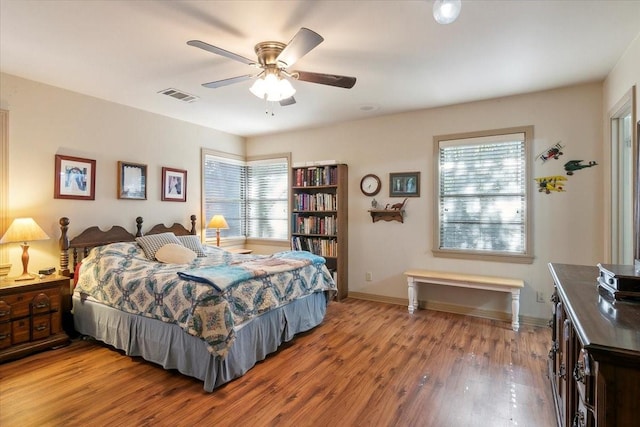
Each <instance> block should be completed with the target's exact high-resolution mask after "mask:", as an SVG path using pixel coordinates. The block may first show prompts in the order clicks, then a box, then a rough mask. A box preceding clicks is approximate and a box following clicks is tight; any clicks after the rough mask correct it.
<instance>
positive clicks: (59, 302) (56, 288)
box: [0, 275, 69, 362]
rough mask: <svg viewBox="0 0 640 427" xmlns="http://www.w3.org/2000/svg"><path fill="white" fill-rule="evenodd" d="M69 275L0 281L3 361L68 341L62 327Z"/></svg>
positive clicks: (0, 341)
mask: <svg viewBox="0 0 640 427" xmlns="http://www.w3.org/2000/svg"><path fill="white" fill-rule="evenodd" d="M68 293H69V278H68V277H63V276H55V275H54V276H47V277H45V278H43V279H34V280H25V281H12V280H7V279H5V280H3V281H0V362H4V361H7V360H12V359H16V358H19V357H22V356H24V355H27V354H30V353H33V352H35V351H40V350H44V349H48V348H52V347H56V346H60V345H65V344H68V343H69V336H68V335H67V334H66V333H65V332H64V330H63V329H62V312H63V306H64V301H63V297H64V296H65V295H67V294H68Z"/></svg>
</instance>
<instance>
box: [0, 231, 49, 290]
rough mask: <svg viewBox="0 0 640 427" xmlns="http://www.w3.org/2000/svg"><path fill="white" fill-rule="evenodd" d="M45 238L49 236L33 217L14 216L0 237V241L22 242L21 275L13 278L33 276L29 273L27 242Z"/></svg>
mask: <svg viewBox="0 0 640 427" xmlns="http://www.w3.org/2000/svg"><path fill="white" fill-rule="evenodd" d="M47 239H49V236H48V235H47V233H45V232H44V230H43V229H42V228H40V226H39V225H38V224H37V223H36V222H35V221H34V220H33V218H16V219H14V220H13V222H12V223H11V225H10V226H9V228H7V231H6V233H4V236H2V239H0V243H20V242H22V245H20V247H22V275H20V276H18V277H16V278H15V279H14V280H30V279H33V278H34V277H35V276H34V275H32V274H29V269H28V267H29V245H28V243H27V242H30V241H33V240H47Z"/></svg>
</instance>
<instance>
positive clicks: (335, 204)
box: [291, 164, 349, 300]
mask: <svg viewBox="0 0 640 427" xmlns="http://www.w3.org/2000/svg"><path fill="white" fill-rule="evenodd" d="M347 173H348V168H347V165H345V164H333V165H322V166H304V167H294V168H292V170H291V174H292V177H291V183H292V187H291V212H292V218H291V226H292V230H291V248H292V249H293V250H308V251H309V252H312V253H314V254H317V255H320V256H323V257H324V258H325V259H326V260H327V267H328V268H329V270H330V271H331V272H332V274H333V277H334V279H335V280H336V282H337V285H338V300H341V299H343V298H346V297H347V295H348V293H349V285H348V278H349V275H348V262H347V257H348V224H347V205H348V199H347Z"/></svg>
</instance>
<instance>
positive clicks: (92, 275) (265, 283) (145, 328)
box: [60, 215, 336, 392]
mask: <svg viewBox="0 0 640 427" xmlns="http://www.w3.org/2000/svg"><path fill="white" fill-rule="evenodd" d="M195 223H196V217H195V215H192V216H191V218H190V227H189V228H185V227H184V226H182V225H181V224H177V223H176V224H173V225H172V226H171V227H166V226H164V225H163V224H158V225H155V226H153V227H152V228H151V229H150V230H148V231H147V232H146V233H143V232H142V229H143V219H142V218H141V217H138V218H136V228H137V230H136V232H135V234H131V233H129V232H128V231H127V230H126V229H125V228H123V227H120V226H114V227H112V228H111V229H110V230H108V231H102V230H100V229H99V228H98V227H91V228H88V229H86V230H84V231H83V232H82V233H80V234H79V235H77V236H76V237H74V238H72V239H69V237H68V229H69V225H70V221H69V219H68V218H66V217H65V218H61V219H60V226H61V238H60V248H61V251H60V267H61V271H63V272H64V273H66V274H68V275H69V276H70V277H73V283H74V290H73V294H72V306H73V308H72V313H73V322H74V326H75V329H76V331H77V332H78V333H79V334H81V335H84V336H88V337H92V338H95V339H96V340H99V341H102V342H104V343H106V344H109V345H111V346H113V347H115V348H117V349H120V350H123V351H124V352H125V354H127V355H129V356H140V357H142V358H144V359H145V360H148V361H150V362H154V363H157V364H159V365H161V366H162V367H164V368H165V369H176V370H178V371H179V372H181V373H183V374H185V375H188V376H190V377H194V378H197V379H199V380H201V381H203V382H204V389H205V390H206V391H207V392H211V391H213V389H214V388H216V387H218V386H220V385H222V384H224V383H227V382H229V381H231V380H233V379H235V378H238V377H240V376H242V375H244V374H245V373H246V372H247V371H248V370H249V369H251V368H252V367H253V366H254V365H255V364H256V363H257V362H258V361H260V360H263V359H264V358H265V357H266V356H267V355H268V354H270V353H273V352H275V351H276V350H277V349H278V347H279V346H280V345H281V344H282V343H284V342H287V341H291V340H292V339H293V337H294V336H295V335H296V334H298V333H301V332H305V331H309V330H311V329H313V328H314V327H316V326H317V325H319V324H320V323H321V322H322V321H323V319H324V316H325V313H326V308H327V305H328V303H329V301H330V300H331V299H333V297H334V296H335V293H336V285H335V282H334V281H333V279H332V276H331V274H330V272H329V270H328V269H327V267H326V265H325V263H324V259H323V258H321V257H318V256H315V255H313V254H311V253H308V252H304V251H295V252H293V251H284V252H279V253H277V254H273V255H269V256H265V255H246V254H235V253H231V252H228V251H225V250H223V249H221V248H218V247H215V246H208V245H202V244H201V243H200V240H199V237H198V236H196V235H195V234H196V231H195V230H196V228H195ZM70 257H72V260H71V262H70ZM158 260H160V261H158ZM161 261H162V262H161Z"/></svg>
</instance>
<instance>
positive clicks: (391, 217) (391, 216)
mask: <svg viewBox="0 0 640 427" xmlns="http://www.w3.org/2000/svg"><path fill="white" fill-rule="evenodd" d="M369 213H370V214H371V219H372V220H373V222H378V221H380V220H382V221H398V222H404V218H403V215H404V211H403V210H400V209H371V210H369Z"/></svg>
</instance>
